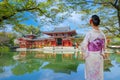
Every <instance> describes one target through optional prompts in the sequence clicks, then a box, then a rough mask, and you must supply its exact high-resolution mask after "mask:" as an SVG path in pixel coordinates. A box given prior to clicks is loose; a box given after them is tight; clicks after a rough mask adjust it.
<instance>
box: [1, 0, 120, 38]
mask: <svg viewBox="0 0 120 80" xmlns="http://www.w3.org/2000/svg"><path fill="white" fill-rule="evenodd" d="M38 1H39V0H2V1H1V2H0V8H1V9H0V25H1V26H0V27H2V25H5V24H13V25H19V24H20V22H22V21H24V20H27V19H29V18H25V17H24V15H25V13H26V12H30V13H31V14H33V15H34V19H35V20H36V19H37V18H38V17H39V16H42V18H41V17H40V21H39V24H40V25H46V24H54V25H57V24H58V23H61V22H62V21H64V20H65V19H67V18H68V17H69V16H71V13H73V12H75V13H77V14H84V16H82V20H84V21H86V19H87V18H88V16H89V15H92V14H98V15H99V16H100V18H101V20H102V23H101V25H102V26H103V27H104V28H105V29H106V30H107V31H108V32H109V33H112V34H113V35H115V36H118V37H119V36H120V0H93V1H91V0H46V1H43V2H42V1H41V2H38ZM81 26H82V25H81ZM86 26H89V25H88V23H86Z"/></svg>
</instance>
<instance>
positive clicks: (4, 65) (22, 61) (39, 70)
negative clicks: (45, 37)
mask: <svg viewBox="0 0 120 80" xmlns="http://www.w3.org/2000/svg"><path fill="white" fill-rule="evenodd" d="M48 52H49V51H48ZM107 56H108V57H107V59H105V60H104V64H105V65H104V80H120V54H116V53H108V54H107ZM84 67H85V64H84V60H83V59H82V55H81V54H80V52H49V53H43V52H10V53H2V54H0V80H84Z"/></svg>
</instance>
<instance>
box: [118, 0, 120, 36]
mask: <svg viewBox="0 0 120 80" xmlns="http://www.w3.org/2000/svg"><path fill="white" fill-rule="evenodd" d="M118 23H119V35H120V0H119V2H118Z"/></svg>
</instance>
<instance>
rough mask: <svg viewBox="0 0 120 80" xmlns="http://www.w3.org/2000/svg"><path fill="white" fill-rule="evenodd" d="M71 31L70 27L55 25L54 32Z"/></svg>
mask: <svg viewBox="0 0 120 80" xmlns="http://www.w3.org/2000/svg"><path fill="white" fill-rule="evenodd" d="M66 31H70V27H55V28H54V30H53V31H52V32H66Z"/></svg>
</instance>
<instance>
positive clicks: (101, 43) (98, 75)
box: [81, 29, 106, 80]
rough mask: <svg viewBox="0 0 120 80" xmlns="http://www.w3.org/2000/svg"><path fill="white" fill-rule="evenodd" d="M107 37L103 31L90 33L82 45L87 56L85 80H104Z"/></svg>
mask: <svg viewBox="0 0 120 80" xmlns="http://www.w3.org/2000/svg"><path fill="white" fill-rule="evenodd" d="M105 41H106V39H105V35H104V33H103V32H102V31H97V30H94V29H93V30H92V31H90V32H88V33H87V34H86V36H85V38H84V40H83V42H82V44H81V48H82V52H83V54H84V55H85V80H103V70H104V69H103V67H104V65H103V62H104V61H103V57H102V56H101V54H104V50H105Z"/></svg>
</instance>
